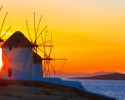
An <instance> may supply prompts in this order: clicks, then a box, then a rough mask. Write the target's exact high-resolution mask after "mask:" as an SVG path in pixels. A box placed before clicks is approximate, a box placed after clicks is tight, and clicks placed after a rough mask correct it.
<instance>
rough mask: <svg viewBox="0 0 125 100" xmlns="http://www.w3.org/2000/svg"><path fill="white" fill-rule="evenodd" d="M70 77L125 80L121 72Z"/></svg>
mask: <svg viewBox="0 0 125 100" xmlns="http://www.w3.org/2000/svg"><path fill="white" fill-rule="evenodd" d="M70 79H90V80H125V74H122V73H109V74H103V75H95V76H88V77H72V78H70Z"/></svg>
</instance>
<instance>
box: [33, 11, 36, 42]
mask: <svg viewBox="0 0 125 100" xmlns="http://www.w3.org/2000/svg"><path fill="white" fill-rule="evenodd" d="M33 26H34V34H35V40H36V13H35V12H34V23H33Z"/></svg>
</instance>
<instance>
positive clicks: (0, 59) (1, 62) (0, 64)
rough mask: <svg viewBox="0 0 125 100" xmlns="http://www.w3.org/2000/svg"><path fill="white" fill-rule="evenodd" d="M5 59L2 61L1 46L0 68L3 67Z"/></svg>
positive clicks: (0, 51) (0, 52)
mask: <svg viewBox="0 0 125 100" xmlns="http://www.w3.org/2000/svg"><path fill="white" fill-rule="evenodd" d="M2 66H3V61H2V48H0V70H1V69H2Z"/></svg>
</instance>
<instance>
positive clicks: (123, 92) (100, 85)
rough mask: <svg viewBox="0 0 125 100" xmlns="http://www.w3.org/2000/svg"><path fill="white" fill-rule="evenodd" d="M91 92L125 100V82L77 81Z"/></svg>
mask: <svg viewBox="0 0 125 100" xmlns="http://www.w3.org/2000/svg"><path fill="white" fill-rule="evenodd" d="M77 81H79V82H81V83H82V85H83V86H84V87H85V88H86V89H87V90H89V91H92V92H95V93H101V94H104V95H107V96H111V97H115V98H116V99H117V100H125V81H123V80H118V81H117V80H77Z"/></svg>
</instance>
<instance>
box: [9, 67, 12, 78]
mask: <svg viewBox="0 0 125 100" xmlns="http://www.w3.org/2000/svg"><path fill="white" fill-rule="evenodd" d="M8 77H12V69H8Z"/></svg>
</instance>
